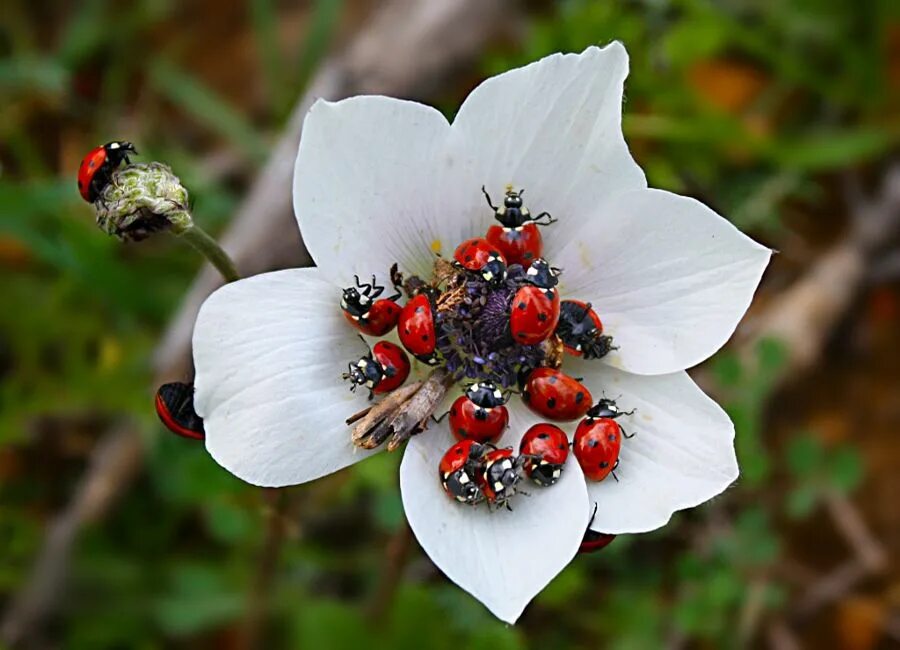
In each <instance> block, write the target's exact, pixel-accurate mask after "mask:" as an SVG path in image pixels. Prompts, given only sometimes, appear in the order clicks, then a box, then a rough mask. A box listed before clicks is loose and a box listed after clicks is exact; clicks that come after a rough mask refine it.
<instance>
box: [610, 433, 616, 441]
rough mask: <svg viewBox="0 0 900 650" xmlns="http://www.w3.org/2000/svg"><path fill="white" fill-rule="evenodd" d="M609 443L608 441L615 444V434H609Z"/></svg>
mask: <svg viewBox="0 0 900 650" xmlns="http://www.w3.org/2000/svg"><path fill="white" fill-rule="evenodd" d="M609 441H610V442H615V441H616V434H614V433H611V434H609Z"/></svg>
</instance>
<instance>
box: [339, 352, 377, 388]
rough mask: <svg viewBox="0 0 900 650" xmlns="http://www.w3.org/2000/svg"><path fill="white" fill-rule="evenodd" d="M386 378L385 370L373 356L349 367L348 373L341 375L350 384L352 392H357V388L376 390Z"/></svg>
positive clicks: (366, 357)
mask: <svg viewBox="0 0 900 650" xmlns="http://www.w3.org/2000/svg"><path fill="white" fill-rule="evenodd" d="M382 377H384V370H383V369H382V367H381V364H379V363H378V362H377V361H375V360H374V359H373V358H372V357H371V356H365V357H363V358H362V359H360V360H359V361H357V362H356V363H352V362H351V363H350V364H348V366H347V372H345V373H343V374H342V375H341V378H342V379H343V380H344V381H349V382H350V390H351V391H355V390H356V387H357V386H367V387H368V388H369V389H372V388H374V387H375V386H376V385H377V384H378V382H379V381H381V379H382Z"/></svg>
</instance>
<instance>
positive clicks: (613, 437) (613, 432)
mask: <svg viewBox="0 0 900 650" xmlns="http://www.w3.org/2000/svg"><path fill="white" fill-rule="evenodd" d="M631 413H633V411H629V412H628V413H624V412H622V411H620V410H619V409H618V407H617V406H616V403H615V402H614V401H613V400H608V399H602V400H600V401H599V402H597V404H596V405H595V406H593V407H592V408H591V409H590V410H589V411H588V412H587V417H586V418H584V419H583V420H582V421H581V422H579V423H578V427H577V428H576V429H575V437H574V441H573V444H572V451H573V453H574V454H575V458H576V459H578V464H579V465H581V470H582V471H583V472H584V475H585V476H586V477H587V478H589V479H591V480H592V481H602V480H603V479H605V478H606V477H607V476H609V474H610V472H612V471H613V470H614V469H615V468H616V466H617V465H618V464H619V451H620V450H621V448H622V436H623V435H624V436H625V437H626V438H631V437H632V436H633V435H634V434H631V435H628V434H626V433H625V431H624V430H623V429H622V427H621V426H620V425H619V423H618V422H616V420H615V418H618V417H619V416H621V415H630V414H631Z"/></svg>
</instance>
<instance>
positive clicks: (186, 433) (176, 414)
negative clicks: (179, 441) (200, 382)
mask: <svg viewBox="0 0 900 650" xmlns="http://www.w3.org/2000/svg"><path fill="white" fill-rule="evenodd" d="M155 406H156V414H157V415H158V416H159V419H160V420H161V421H162V423H163V424H164V425H166V428H167V429H168V430H169V431H171V432H172V433H175V434H178V435H179V436H183V437H185V438H193V439H194V440H203V439H204V438H205V437H206V432H205V431H204V429H203V418H201V417H200V416H199V415H197V412H196V411H195V410H194V385H193V384H185V383H182V382H179V381H175V382H172V383H170V384H163V385H162V386H160V387H159V390H158V391H156V400H155Z"/></svg>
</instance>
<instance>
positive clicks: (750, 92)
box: [688, 59, 768, 114]
mask: <svg viewBox="0 0 900 650" xmlns="http://www.w3.org/2000/svg"><path fill="white" fill-rule="evenodd" d="M688 81H689V83H690V84H691V87H692V88H693V89H694V90H695V91H696V92H697V94H698V95H699V96H700V97H701V98H703V99H704V100H705V101H706V102H708V103H709V104H710V105H712V106H715V107H716V108H719V109H721V110H723V111H725V112H726V113H731V114H736V113H741V112H743V111H744V110H745V109H747V107H748V106H750V104H751V103H753V101H754V100H755V99H756V98H757V97H759V94H760V93H761V92H762V90H763V88H765V87H766V85H767V84H768V78H767V77H766V75H764V74H763V73H762V72H760V71H759V70H757V69H756V68H754V67H752V66H749V65H747V64H745V63H738V62H736V61H728V60H724V59H713V60H709V61H700V62H698V63H695V64H694V65H693V66H692V67H691V69H690V70H689V71H688Z"/></svg>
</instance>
